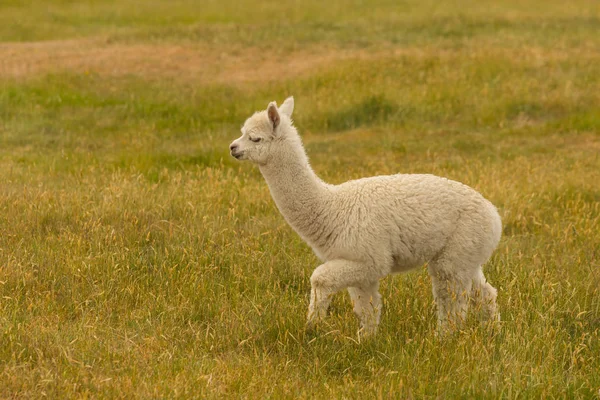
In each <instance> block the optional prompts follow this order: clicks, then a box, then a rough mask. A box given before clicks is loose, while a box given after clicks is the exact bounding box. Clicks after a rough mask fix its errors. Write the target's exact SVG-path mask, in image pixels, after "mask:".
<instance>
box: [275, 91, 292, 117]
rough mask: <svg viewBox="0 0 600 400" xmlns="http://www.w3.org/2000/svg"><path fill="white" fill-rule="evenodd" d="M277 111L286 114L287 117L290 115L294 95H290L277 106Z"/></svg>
mask: <svg viewBox="0 0 600 400" xmlns="http://www.w3.org/2000/svg"><path fill="white" fill-rule="evenodd" d="M279 112H280V113H282V114H285V115H287V116H288V117H290V118H291V117H292V113H293V112H294V96H290V97H288V98H287V99H285V101H284V102H283V104H282V105H281V107H279Z"/></svg>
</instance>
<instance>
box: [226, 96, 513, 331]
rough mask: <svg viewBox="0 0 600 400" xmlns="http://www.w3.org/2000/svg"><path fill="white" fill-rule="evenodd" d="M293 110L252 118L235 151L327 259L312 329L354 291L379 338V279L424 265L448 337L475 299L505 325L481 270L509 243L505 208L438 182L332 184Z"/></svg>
mask: <svg viewBox="0 0 600 400" xmlns="http://www.w3.org/2000/svg"><path fill="white" fill-rule="evenodd" d="M293 109H294V99H293V98H292V97H289V98H288V99H286V100H285V102H284V103H283V104H282V105H281V107H279V109H278V108H277V105H276V103H275V102H272V103H270V104H269V106H268V108H267V110H266V111H260V112H257V113H255V114H254V115H252V116H251V117H250V118H248V119H247V120H246V122H245V124H244V126H243V127H242V136H241V137H240V138H238V139H236V140H235V141H233V143H231V146H230V150H231V155H232V156H233V157H235V158H237V159H238V160H250V161H252V162H254V163H256V164H258V166H259V168H260V171H261V173H262V175H263V176H264V178H265V180H266V181H267V184H268V185H269V189H270V191H271V195H272V196H273V199H274V200H275V203H276V204H277V207H278V208H279V211H280V212H281V214H282V215H283V216H284V218H285V219H286V221H287V222H288V223H289V224H290V225H291V226H292V228H293V229H294V230H295V231H296V232H297V233H298V234H299V235H300V236H301V237H302V239H304V240H305V241H306V242H307V243H308V244H309V245H310V246H311V247H312V249H313V251H314V252H315V254H316V255H317V256H318V257H319V258H320V259H321V260H322V261H323V264H321V265H320V266H319V267H318V268H317V269H315V271H314V273H313V274H312V276H311V279H310V281H311V287H312V288H311V295H310V305H309V308H308V324H309V325H310V326H312V325H313V324H314V323H316V322H317V321H319V320H321V319H322V318H323V317H325V315H326V312H327V308H328V306H329V303H330V302H331V298H332V296H333V295H334V294H335V293H336V292H338V291H339V290H341V289H344V288H348V292H349V293H350V297H351V299H352V302H353V304H354V311H355V312H356V314H357V316H358V318H359V319H360V321H361V326H362V328H361V331H362V333H363V334H364V335H370V334H373V333H375V332H376V330H377V325H378V324H379V317H380V314H381V296H380V294H379V292H378V288H379V280H380V279H381V278H383V277H384V276H386V275H388V274H390V273H397V272H403V271H407V270H410V269H413V268H416V267H418V266H420V265H423V264H424V263H425V262H427V263H428V271H429V275H430V276H431V280H432V283H433V295H434V299H435V302H436V305H437V315H438V329H439V330H440V331H441V332H442V333H444V332H446V331H448V330H452V329H455V328H456V326H457V324H459V323H460V322H461V321H462V320H464V318H465V316H466V312H467V308H468V306H469V302H470V301H473V302H474V303H476V304H477V305H478V306H479V307H480V308H481V311H482V315H483V316H484V317H485V319H493V320H498V319H499V314H498V312H497V311H496V293H497V291H496V289H494V288H493V287H492V286H491V285H490V284H489V283H487V282H486V279H485V277H484V276H483V272H482V270H481V266H482V264H483V263H485V262H486V261H487V260H488V258H489V257H490V255H491V254H492V252H493V251H494V249H495V248H496V246H497V244H498V242H499V240H500V235H501V230H502V222H501V220H500V216H499V215H498V212H497V210H496V208H495V207H494V206H493V205H492V204H491V203H490V202H489V201H488V200H486V199H485V198H483V197H482V196H481V195H480V194H479V193H478V192H476V191H475V190H473V189H472V188H470V187H468V186H466V185H463V184H462V183H459V182H455V181H451V180H448V179H445V178H440V177H437V176H433V175H417V174H409V175H405V174H398V175H390V176H376V177H372V178H363V179H358V180H353V181H349V182H346V183H343V184H341V185H330V184H327V183H325V182H323V181H322V180H321V179H319V178H318V177H317V176H316V175H315V173H314V172H313V170H312V168H311V167H310V165H309V163H308V157H307V156H306V153H305V151H304V147H303V146H302V142H301V140H300V136H299V135H298V132H297V130H296V128H295V127H294V126H293V124H292V120H291V115H292V111H293Z"/></svg>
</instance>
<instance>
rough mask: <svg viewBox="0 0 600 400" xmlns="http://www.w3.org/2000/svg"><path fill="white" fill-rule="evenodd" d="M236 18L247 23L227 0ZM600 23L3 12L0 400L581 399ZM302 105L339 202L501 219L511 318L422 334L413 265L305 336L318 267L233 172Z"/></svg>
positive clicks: (262, 197) (509, 7)
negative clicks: (253, 123)
mask: <svg viewBox="0 0 600 400" xmlns="http://www.w3.org/2000/svg"><path fill="white" fill-rule="evenodd" d="M234 3H235V4H234ZM599 17H600V10H599V8H598V5H597V4H596V3H593V2H589V1H585V0H578V1H576V2H575V3H573V2H570V3H568V4H567V3H565V2H558V1H550V2H544V3H541V2H540V1H539V0H527V1H518V2H517V1H513V0H502V1H500V2H498V1H495V2H491V1H483V2H482V1H471V0H469V1H460V2H458V1H449V2H444V3H443V4H442V3H440V2H434V1H425V2H423V1H420V2H416V1H406V2H402V3H398V2H397V1H388V0H378V1H376V2H375V3H373V2H364V1H358V0H357V1H351V2H350V3H348V2H340V1H333V2H328V3H327V4H324V3H323V2H318V1H313V0H310V1H305V2H303V3H302V4H295V3H286V2H278V3H271V2H259V3H256V2H250V1H247V0H243V1H236V2H230V1H228V0H225V1H224V2H223V1H220V2H216V1H205V2H203V4H202V7H200V6H199V5H198V3H197V2H194V1H188V0H177V1H170V2H166V1H164V0H152V1H148V2H144V3H143V4H140V2H133V1H130V0H127V1H119V2H117V1H110V0H103V1H84V2H71V1H59V0H56V1H51V2H45V3H43V4H42V3H41V2H39V1H37V0H27V1H12V0H9V1H4V2H3V4H2V6H0V41H2V43H0V57H1V58H2V60H3V62H0V137H1V146H0V181H1V182H2V183H1V184H0V232H1V234H0V397H1V398H40V397H44V396H45V397H50V398H82V397H94V398H95V397H103V398H122V397H127V398H223V397H234V398H237V397H252V398H265V397H272V398H281V397H284V398H290V397H294V398H295V397H298V398H346V397H347V398H363V397H365V398H371V397H375V398H387V397H392V396H393V397H400V398H412V397H415V398H438V397H445V398H464V397H470V398H498V397H502V398H522V397H526V398H529V397H534V398H537V397H544V398H546V397H554V398H592V397H594V396H597V393H598V390H599V389H600V378H599V375H598V373H597V371H599V370H600V361H599V360H600V358H599V357H598V354H600V291H599V289H598V288H599V287H600V274H598V268H599V267H600V264H599V261H598V260H599V258H598V257H599V256H600V253H599V250H598V249H599V248H600V187H599V186H598V184H597V182H600V136H599V132H600V126H599V118H600V117H599V115H600V114H599V113H598V109H597V108H598V107H597V104H600V98H599V93H600V80H599V77H600V67H599V66H600V56H599V54H598V52H597V51H596V49H597V48H598V46H600V36H598V35H597V34H596V33H597V31H598V27H599V23H598V21H599ZM288 95H294V96H295V98H296V110H295V113H294V119H295V121H296V124H297V126H298V128H299V130H300V132H301V134H302V136H303V140H304V142H305V145H306V148H307V151H308V153H309V157H310V158H311V163H312V165H313V166H314V168H315V170H316V171H317V173H318V174H319V175H320V176H322V177H323V178H324V179H326V180H327V181H330V182H333V183H339V182H343V181H346V180H348V179H353V178H359V177H363V176H369V175H377V174H392V173H398V172H403V173H433V174H437V175H443V176H446V177H448V178H451V179H455V180H459V181H461V182H464V183H466V184H468V185H470V186H472V187H474V188H476V189H477V190H479V191H481V192H482V193H483V194H484V195H485V196H486V197H487V198H488V199H490V200H491V201H492V202H493V203H494V204H496V205H497V206H498V208H499V210H500V213H501V215H502V218H503V222H504V232H503V233H504V235H503V239H502V242H501V243H500V246H499V248H498V250H497V251H496V252H495V253H494V255H493V257H492V259H491V260H490V262H489V263H488V265H486V267H485V269H486V276H487V277H488V279H489V280H490V282H492V284H493V285H494V286H495V287H497V288H498V289H499V306H500V311H501V313H502V317H503V322H502V324H501V328H500V329H499V330H498V331H490V330H488V329H485V328H484V327H480V326H479V325H478V324H477V323H476V322H475V321H471V320H469V321H468V323H467V326H466V327H465V329H464V330H463V331H462V332H460V333H459V334H457V335H456V336H455V337H452V338H450V339H449V340H446V341H443V342H442V341H439V340H438V339H436V337H435V336H434V330H435V313H434V311H435V308H434V305H433V299H432V295H431V284H430V281H429V278H428V276H427V274H426V271H425V270H424V269H419V270H416V271H413V272H412V273H408V274H403V275H401V276H396V277H390V278H387V279H385V280H384V281H383V282H382V288H381V291H382V294H383V297H384V312H383V317H382V323H381V329H380V332H379V334H378V335H377V337H376V338H374V339H373V340H370V341H368V342H362V343H359V342H358V341H357V335H356V330H357V329H358V322H357V321H356V319H355V318H354V316H353V314H352V311H351V305H350V300H349V298H348V296H347V295H346V294H344V293H341V294H339V295H338V296H337V297H336V298H335V299H334V302H333V305H332V309H331V315H330V317H329V319H328V320H327V323H326V324H325V325H324V326H322V327H320V329H319V331H318V332H317V333H316V334H315V333H311V332H307V331H306V330H305V328H304V323H305V316H306V307H307V303H308V293H309V287H310V283H309V277H310V274H311V271H312V270H313V269H314V268H315V267H316V266H317V265H318V260H317V259H316V257H315V256H314V255H313V254H312V252H311V251H310V249H309V248H308V247H307V246H306V245H305V244H304V243H303V242H302V241H301V240H300V239H299V238H298V237H297V235H295V234H294V233H293V232H292V231H291V229H290V228H289V227H288V226H287V225H286V223H285V221H284V220H283V219H282V218H281V216H280V215H279V213H278V211H277V209H276V207H275V206H274V204H273V202H272V200H271V198H270V195H269V192H268V188H267V187H266V185H265V183H264V182H263V179H262V177H261V176H260V173H259V172H258V171H257V169H255V168H253V167H251V166H250V165H246V164H240V163H238V162H237V161H236V160H233V159H232V158H231V157H230V156H229V155H228V144H229V143H230V142H231V141H232V140H233V139H234V138H236V137H237V136H238V135H239V127H240V126H241V125H242V123H243V121H244V119H245V118H247V117H248V116H250V115H251V114H252V112H254V111H255V110H258V109H263V108H264V107H265V106H266V105H267V104H268V102H269V101H272V100H278V101H282V100H283V99H284V98H285V97H286V96H288Z"/></svg>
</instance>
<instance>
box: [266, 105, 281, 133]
mask: <svg viewBox="0 0 600 400" xmlns="http://www.w3.org/2000/svg"><path fill="white" fill-rule="evenodd" d="M267 115H268V116H269V121H271V124H272V125H273V129H275V128H277V126H278V125H279V121H280V118H279V111H277V103H275V102H274V101H272V102H270V103H269V107H268V108H267Z"/></svg>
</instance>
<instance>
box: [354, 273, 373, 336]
mask: <svg viewBox="0 0 600 400" xmlns="http://www.w3.org/2000/svg"><path fill="white" fill-rule="evenodd" d="M348 293H349V294H350V298H351V299H352V304H353V305H354V312H355V313H356V316H357V317H358V319H359V320H360V334H361V335H362V336H364V337H367V336H372V335H374V334H375V333H376V332H377V326H378V325H379V318H380V317H381V295H380V294H379V282H375V283H372V284H366V285H363V286H362V287H349V288H348Z"/></svg>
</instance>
